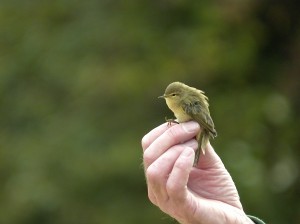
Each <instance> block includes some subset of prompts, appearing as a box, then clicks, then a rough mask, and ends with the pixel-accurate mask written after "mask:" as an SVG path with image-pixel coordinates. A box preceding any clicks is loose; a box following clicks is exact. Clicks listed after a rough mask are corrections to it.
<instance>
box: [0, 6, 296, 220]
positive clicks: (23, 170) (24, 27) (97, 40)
mask: <svg viewBox="0 0 300 224" xmlns="http://www.w3.org/2000/svg"><path fill="white" fill-rule="evenodd" d="M299 5H300V4H299V2H298V1H296V0H294V1H279V0H277V1H270V0H267V1H255V0H254V1H248V0H245V1H235V0H225V1H182V0H174V1H170V0H163V1H156V0H154V1H138V0H130V1H117V0H111V1H108V0H101V1H96V0H88V1H75V0H74V1H69V0H68V1H67V0H60V1H59V0H54V1H44V0H42V1H41V0H26V1H20V0H1V2H0V78H1V79H0V105H1V107H0V125H1V126H0V223H6V224H35V223H39V224H40V223H43V224H44V223H45V224H47V223H51V224H52V223H56V224H67V223H72V224H99V223H105V224H111V223H112V224H114V223H160V224H167V223H176V222H175V221H174V220H172V219H171V218H168V216H167V215H165V214H163V213H162V212H160V211H159V209H158V208H156V207H155V206H153V205H151V203H150V202H149V200H148V198H147V190H146V184H145V179H144V174H143V169H142V165H141V163H142V150H141V146H140V140H141V138H142V137H143V135H144V134H146V133H147V132H148V131H149V130H151V129H152V128H154V127H156V126H158V125H159V124H161V123H162V122H164V118H165V116H168V117H171V116H172V114H171V112H170V111H169V110H168V109H167V107H166V105H165V103H164V102H163V101H160V100H158V99H157V96H159V95H161V94H162V93H163V91H164V89H165V87H166V86H167V85H168V84H169V83H170V82H172V81H182V82H185V83H186V84H188V85H191V86H194V87H197V88H200V89H202V90H204V91H205V92H206V94H207V95H208V96H209V98H210V109H211V114H212V117H213V118H214V122H215V125H216V129H217V131H218V134H219V136H218V138H216V139H215V140H214V141H213V142H212V144H213V146H214V147H215V149H216V151H217V152H218V153H219V155H220V156H221V158H222V159H223V161H224V163H225V165H226V167H227V168H228V170H229V171H230V173H231V174H232V176H233V179H234V180H235V182H236V185H237V188H238V190H239V193H240V196H241V201H242V204H243V206H244V209H245V211H246V213H247V214H253V215H256V216H259V217H260V218H262V219H264V220H265V221H267V222H268V223H273V224H279V223H295V224H296V223H300V197H299V195H300V181H299V162H300V150H299V149H300V136H299V125H300V116H299V113H300V100H299V99H300V74H299V73H300V63H299V62H300V60H299V58H300V28H299V22H300V19H299V10H300V7H299Z"/></svg>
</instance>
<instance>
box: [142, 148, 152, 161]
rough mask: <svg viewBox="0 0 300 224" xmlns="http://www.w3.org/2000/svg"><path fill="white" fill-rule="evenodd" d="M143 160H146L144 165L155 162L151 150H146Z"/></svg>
mask: <svg viewBox="0 0 300 224" xmlns="http://www.w3.org/2000/svg"><path fill="white" fill-rule="evenodd" d="M143 160H144V164H148V165H149V164H151V163H152V161H153V156H152V153H150V151H149V150H146V151H145V152H144V154H143Z"/></svg>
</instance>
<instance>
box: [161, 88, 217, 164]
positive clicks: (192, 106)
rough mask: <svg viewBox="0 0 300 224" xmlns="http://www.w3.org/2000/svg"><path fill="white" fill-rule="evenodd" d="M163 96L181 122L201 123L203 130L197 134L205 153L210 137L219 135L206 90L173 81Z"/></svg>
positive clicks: (197, 158)
mask: <svg viewBox="0 0 300 224" xmlns="http://www.w3.org/2000/svg"><path fill="white" fill-rule="evenodd" d="M161 97H162V98H165V100H166V103H167V105H168V107H169V108H170V109H171V110H172V111H173V113H174V115H175V117H176V118H177V121H178V122H179V123H182V122H186V121H190V120H195V121H196V122H198V123H199V124H200V127H201V129H202V131H201V132H200V133H199V134H198V135H197V136H196V139H197V140H198V142H199V145H200V148H201V149H202V152H203V154H205V147H206V145H207V143H208V142H209V138H214V137H216V136H217V132H216V130H215V127H214V122H213V120H212V119H211V117H210V113H209V109H208V107H209V104H208V98H207V97H206V96H205V95H204V92H203V91H201V90H198V89H196V88H193V87H190V86H188V85H185V84H183V83H181V82H173V83H171V84H170V85H168V86H167V88H166V90H165V93H164V95H163V96H161ZM200 148H198V150H197V151H196V155H195V161H194V165H196V164H197V163H198V160H199V156H200Z"/></svg>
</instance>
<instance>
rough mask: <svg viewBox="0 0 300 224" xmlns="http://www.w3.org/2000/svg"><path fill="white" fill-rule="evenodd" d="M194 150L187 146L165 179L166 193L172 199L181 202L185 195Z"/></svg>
mask: <svg viewBox="0 0 300 224" xmlns="http://www.w3.org/2000/svg"><path fill="white" fill-rule="evenodd" d="M194 158H195V152H194V150H193V149H192V148H190V147H187V148H185V149H184V151H183V152H182V153H181V154H180V156H179V157H178V159H177V160H176V162H175V164H174V167H173V170H172V172H171V173H170V176H169V179H168V180H167V184H166V188H167V194H168V196H169V197H170V199H171V200H172V201H176V202H182V201H184V200H185V199H186V197H187V193H188V192H187V182H188V179H189V174H190V171H191V169H192V167H193V162H194Z"/></svg>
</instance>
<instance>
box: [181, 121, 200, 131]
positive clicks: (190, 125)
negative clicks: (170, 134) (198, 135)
mask: <svg viewBox="0 0 300 224" xmlns="http://www.w3.org/2000/svg"><path fill="white" fill-rule="evenodd" d="M182 128H183V129H184V130H185V131H186V132H187V133H190V132H194V131H197V130H199V128H200V126H199V124H198V123H197V122H195V121H192V122H186V123H182Z"/></svg>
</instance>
